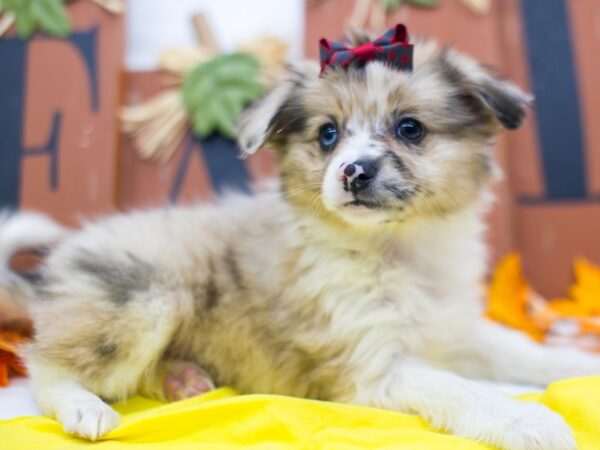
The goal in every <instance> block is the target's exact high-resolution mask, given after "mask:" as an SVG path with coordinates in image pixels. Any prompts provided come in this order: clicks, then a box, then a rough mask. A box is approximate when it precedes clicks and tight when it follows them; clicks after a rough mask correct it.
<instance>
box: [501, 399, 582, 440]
mask: <svg viewBox="0 0 600 450" xmlns="http://www.w3.org/2000/svg"><path fill="white" fill-rule="evenodd" d="M505 419H506V418H505ZM504 422H505V423H504V426H503V427H502V428H500V429H499V430H498V434H497V436H495V438H496V439H494V442H493V443H494V444H495V445H498V446H499V447H500V448H502V449H505V450H576V449H577V444H576V443H575V438H574V437H573V432H572V431H571V428H570V427H569V425H567V423H566V422H565V421H564V419H563V418H562V417H561V416H560V415H559V414H557V413H555V412H553V411H551V410H550V409H548V408H546V407H545V406H543V405H539V404H535V403H524V402H523V404H521V405H519V409H518V411H515V414H514V416H513V417H512V418H509V420H508V421H504Z"/></svg>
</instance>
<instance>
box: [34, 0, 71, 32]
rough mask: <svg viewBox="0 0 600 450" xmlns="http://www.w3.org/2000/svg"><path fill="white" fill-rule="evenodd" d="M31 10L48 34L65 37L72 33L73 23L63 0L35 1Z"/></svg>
mask: <svg viewBox="0 0 600 450" xmlns="http://www.w3.org/2000/svg"><path fill="white" fill-rule="evenodd" d="M31 10H32V13H33V15H34V16H35V17H36V18H37V20H38V23H39V25H40V28H41V29H42V30H44V31H45V32H46V33H48V34H50V35H52V36H60V37H65V36H68V35H69V33H70V32H71V22H70V21H69V16H68V14H67V10H66V9H65V5H64V3H63V0H33V5H32V7H31Z"/></svg>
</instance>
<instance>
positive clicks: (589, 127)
mask: <svg viewBox="0 0 600 450" xmlns="http://www.w3.org/2000/svg"><path fill="white" fill-rule="evenodd" d="M31 4H33V5H35V6H27V5H31ZM0 8H1V9H0V13H1V16H0V34H2V36H1V37H0V207H1V208H14V209H16V208H27V209H35V210H40V211H43V212H46V213H49V214H51V215H52V216H53V217H55V218H57V219H58V220H60V221H61V222H63V223H66V224H69V225H74V224H76V223H78V221H79V220H80V219H81V218H84V217H90V216H92V217H93V216H97V215H99V214H105V213H110V212H114V211H117V210H126V209H130V208H139V207H148V206H156V205H164V204H167V203H181V202H192V201H197V200H203V199H209V198H211V197H212V196H213V195H214V194H215V193H217V192H219V191H220V190H222V189H223V188H225V187H227V186H234V187H237V188H240V189H247V185H248V183H250V182H254V181H258V180H261V179H264V178H265V177H268V176H270V175H272V174H273V173H274V170H275V168H274V164H273V159H272V155H270V154H269V153H268V152H262V153H259V154H257V155H256V156H254V157H252V158H249V159H247V160H241V159H239V158H238V157H237V150H236V148H235V144H234V141H233V140H232V137H233V135H232V130H231V123H232V121H233V120H234V119H235V116H236V115H237V114H238V113H239V110H240V109H241V107H242V106H243V104H245V103H247V102H249V101H251V100H252V99H254V98H256V97H257V96H259V95H260V93H261V92H262V91H264V90H265V89H268V88H269V86H270V85H271V84H272V83H273V80H275V79H276V78H277V73H278V71H279V70H280V69H281V66H282V64H283V63H284V61H285V60H286V59H297V58H303V57H307V58H316V56H317V42H318V39H319V38H321V37H328V38H330V39H340V38H342V36H343V33H344V30H345V29H346V27H347V26H349V25H353V26H359V27H366V28H370V29H373V30H375V31H378V32H383V31H384V30H385V29H386V28H387V27H388V26H391V25H393V24H395V23H397V22H402V23H405V24H406V25H407V27H408V29H409V32H410V33H411V35H421V36H425V37H431V38H435V39H436V40H438V41H439V42H440V43H441V44H451V45H453V46H455V47H456V48H458V49H460V50H462V51H465V52H467V53H469V54H471V55H473V56H475V57H476V58H478V59H480V60H481V61H483V62H484V63H486V64H490V65H493V66H496V67H497V68H498V69H499V70H500V72H501V73H503V74H504V75H505V76H507V77H508V78H512V79H514V80H515V81H516V83H517V84H518V85H520V86H521V87H523V88H524V89H526V90H529V91H531V92H532V93H533V94H534V95H535V97H536V101H535V105H534V106H533V110H532V114H531V115H530V117H529V119H528V120H527V121H526V123H525V126H524V127H523V128H522V129H520V130H518V131H516V132H511V133H508V132H506V133H503V134H502V135H501V136H500V138H499V139H498V142H497V143H496V145H495V150H496V152H497V156H498V159H499V161H500V163H501V166H502V168H503V169H504V172H505V179H504V181H503V182H502V183H500V184H499V185H498V187H497V192H498V196H499V201H498V202H497V203H496V206H495V208H494V211H493V213H492V214H491V216H490V218H489V223H490V237H489V241H490V245H491V247H492V261H491V263H492V264H495V263H496V262H497V261H498V260H499V259H500V258H501V257H502V256H504V255H505V254H507V253H508V252H510V251H512V250H516V251H518V252H519V253H520V254H521V256H522V259H523V261H524V267H525V271H526V273H527V277H528V278H529V280H530V282H531V284H532V285H533V286H535V288H536V289H537V290H538V291H539V292H540V293H541V294H543V295H544V296H545V297H555V296H561V295H564V294H565V292H566V291H567V289H568V287H569V285H570V283H571V282H572V278H573V275H572V261H573V258H575V257H577V256H584V257H586V258H587V259H589V260H590V261H592V262H596V263H600V236H599V233H598V232H599V230H600V126H598V125H597V124H596V123H595V122H597V118H598V117H600V85H599V84H598V82H597V80H598V79H600V60H599V59H598V49H599V48H600V45H599V44H600V2H599V1H598V0H437V1H436V0H404V1H402V0H306V1H303V0H244V1H243V0H219V1H215V0H127V1H122V0H73V1H67V2H64V1H62V0H35V1H34V2H29V1H24V0H2V1H1V3H0ZM240 52H241V53H240ZM232 54H233V56H231V55H232ZM244 55H246V56H244ZM228 56H229V57H228ZM227 74H229V75H227ZM231 74H233V75H231ZM227 77H230V78H227ZM248 80H252V81H248ZM223 105H224V106H223Z"/></svg>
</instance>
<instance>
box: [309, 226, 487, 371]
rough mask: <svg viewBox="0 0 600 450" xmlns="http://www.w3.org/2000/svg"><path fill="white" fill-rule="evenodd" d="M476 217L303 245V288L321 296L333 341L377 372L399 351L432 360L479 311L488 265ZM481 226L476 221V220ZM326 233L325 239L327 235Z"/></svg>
mask: <svg viewBox="0 0 600 450" xmlns="http://www.w3.org/2000/svg"><path fill="white" fill-rule="evenodd" d="M473 219H474V216H473V215H470V216H467V217H462V218H460V219H458V218H457V219H456V220H454V221H452V220H450V221H447V222H443V223H442V222H440V223H437V224H436V225H437V226H435V227H432V229H429V230H427V229H426V228H427V227H423V229H419V230H416V231H414V232H413V231H411V232H410V233H407V235H406V236H403V237H400V238H397V239H389V238H385V237H381V236H379V237H374V236H371V237H369V239H365V240H360V239H356V238H355V237H352V238H349V239H345V237H343V236H342V237H340V236H337V237H336V238H335V239H332V241H328V242H331V245H327V243H326V242H325V241H327V238H326V237H324V236H320V237H319V242H318V245H308V246H306V247H304V248H303V251H302V253H301V257H300V264H301V265H302V266H304V267H305V268H306V270H304V271H303V276H302V277H301V279H300V280H298V282H299V287H300V288H301V289H302V290H304V291H306V292H307V294H308V296H309V297H310V298H318V299H319V302H320V308H321V309H322V311H323V312H324V313H325V314H326V315H327V316H328V318H329V329H328V336H327V337H326V339H328V340H331V341H332V342H337V343H342V344H343V345H344V346H345V347H347V348H349V350H350V351H349V353H348V358H349V361H348V362H349V363H350V364H351V365H352V366H354V367H357V368H360V371H361V372H362V374H363V376H364V377H367V378H370V377H375V376H378V375H380V374H382V373H384V372H385V368H386V366H387V365H388V364H389V361H390V360H392V359H394V358H395V357H397V356H398V355H415V356H421V357H425V358H427V356H428V355H430V354H432V355H436V354H437V353H439V352H438V351H437V349H436V348H434V347H437V346H440V345H444V343H446V342H452V341H457V340H460V339H461V338H462V336H463V335H464V333H465V332H468V323H469V322H470V321H472V320H473V319H474V318H475V317H476V316H477V315H478V314H479V310H480V303H479V298H478V296H479V279H480V277H481V275H482V272H483V269H484V267H485V258H484V248H483V245H482V243H481V241H480V229H481V226H480V225H478V223H470V222H472V221H473ZM474 225H477V226H474ZM321 239H325V241H321Z"/></svg>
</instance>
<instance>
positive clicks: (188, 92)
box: [182, 53, 264, 139]
mask: <svg viewBox="0 0 600 450" xmlns="http://www.w3.org/2000/svg"><path fill="white" fill-rule="evenodd" d="M259 70H260V64H259V62H258V61H257V60H256V59H255V58H253V57H252V56H250V55H247V54H245V53H231V54H227V55H220V56H217V57H215V58H214V59H212V60H210V61H208V62H205V63H202V64H199V65H198V66H197V67H196V68H194V70H192V71H191V72H190V73H189V74H188V75H187V77H186V78H185V80H184V83H183V90H182V95H183V104H184V106H185V108H186V110H187V111H188V114H189V115H190V117H191V119H192V126H193V129H194V132H196V133H197V134H198V135H200V136H202V137H207V136H209V135H210V134H212V133H214V132H219V133H221V134H222V135H224V136H226V137H229V138H232V139H234V138H235V137H236V132H235V122H236V120H237V118H238V116H239V115H240V113H241V112H242V109H243V107H244V106H245V105H246V104H248V103H250V102H251V101H253V100H256V99H257V98H259V97H260V96H261V95H262V93H263V91H264V87H263V85H262V84H261V83H259V82H258V80H257V78H258V75H259Z"/></svg>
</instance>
